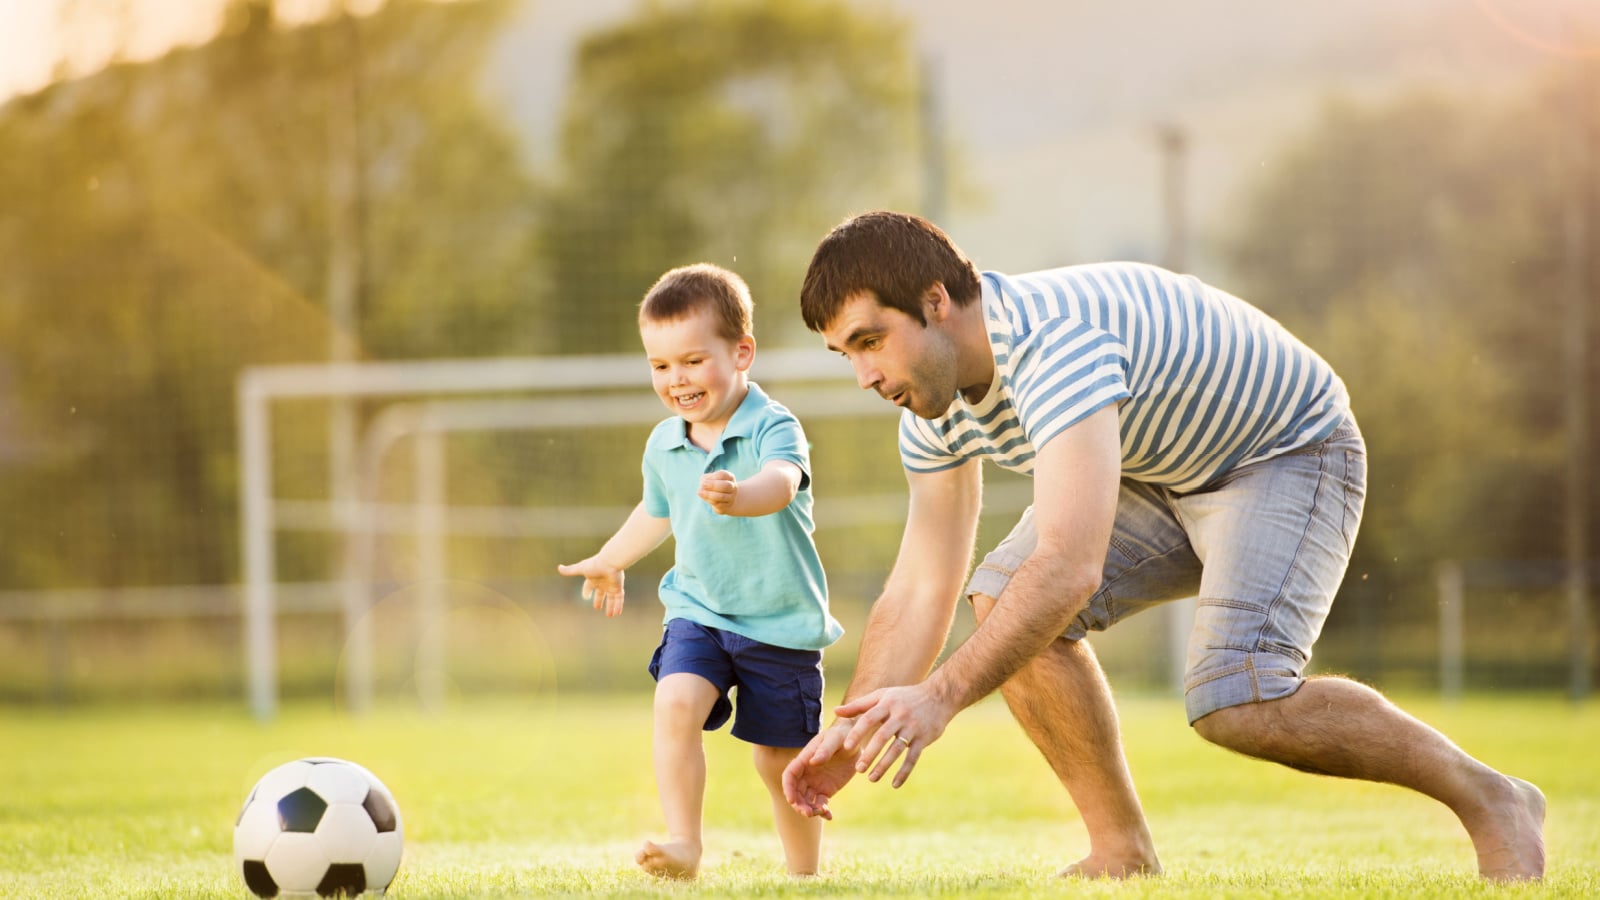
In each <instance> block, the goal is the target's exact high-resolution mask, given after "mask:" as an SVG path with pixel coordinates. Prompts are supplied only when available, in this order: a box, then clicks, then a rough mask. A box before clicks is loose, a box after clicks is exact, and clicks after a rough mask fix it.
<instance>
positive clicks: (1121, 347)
mask: <svg viewBox="0 0 1600 900" xmlns="http://www.w3.org/2000/svg"><path fill="white" fill-rule="evenodd" d="M982 281H983V301H982V302H983V312H984V319H985V321H986V323H987V325H988V329H989V343H990V346H991V348H992V349H993V352H994V360H995V375H994V383H993V384H991V385H990V388H989V391H988V393H986V394H985V395H984V396H983V399H982V400H980V401H978V402H977V403H968V402H966V400H965V399H963V398H962V397H961V396H960V394H957V395H956V398H955V402H954V403H952V404H951V406H950V408H949V410H947V411H946V412H945V414H944V415H942V416H940V417H939V418H937V419H923V418H919V417H918V416H916V415H915V414H913V413H912V412H911V411H910V410H906V411H904V412H903V413H902V414H901V417H900V457H901V460H902V462H903V463H904V464H905V467H906V468H907V469H909V470H911V471H914V472H937V471H939V470H941V469H948V468H951V467H953V466H956V465H959V464H960V463H962V462H963V461H965V460H968V459H974V458H984V457H987V458H988V459H991V460H993V461H994V462H995V463H996V464H998V465H1000V466H1001V467H1003V468H1006V469H1010V470H1012V471H1014V472H1020V473H1022V474H1025V475H1031V474H1033V460H1034V455H1035V453H1036V452H1037V451H1038V449H1039V448H1040V447H1043V446H1044V445H1045V444H1046V443H1048V442H1049V441H1050V439H1051V438H1053V437H1055V436H1056V435H1057V434H1060V433H1061V432H1062V431H1064V430H1065V429H1067V428H1069V427H1071V426H1072V425H1074V424H1076V423H1077V422H1079V421H1082V420H1083V419H1084V418H1086V417H1088V416H1089V414H1090V413H1093V412H1094V411H1096V410H1098V409H1100V408H1101V407H1103V406H1105V405H1106V404H1108V403H1117V404H1120V409H1119V410H1118V418H1119V421H1120V423H1121V431H1122V474H1123V476H1124V477H1126V478H1132V479H1135V480H1138V481H1147V482H1151V483H1154V484H1160V485H1164V486H1166V487H1169V488H1171V489H1173V490H1175V491H1180V492H1182V491H1192V490H1196V489H1199V488H1201V487H1204V486H1205V485H1206V484H1207V483H1209V482H1210V481H1211V480H1212V479H1214V478H1216V477H1217V476H1218V475H1221V474H1223V473H1225V472H1228V471H1231V470H1232V469H1234V468H1236V467H1238V466H1241V465H1244V464H1245V463H1250V462H1256V461H1258V460H1263V459H1268V458H1270V457H1273V456H1277V455H1279V454H1282V453H1287V452H1289V451H1292V450H1295V449H1298V448H1300V447H1304V446H1307V445H1309V444H1313V443H1315V442H1317V441H1319V440H1321V439H1323V438H1325V437H1327V436H1328V434H1330V433H1331V432H1332V431H1333V430H1334V428H1335V427H1336V426H1337V425H1338V424H1339V422H1340V421H1341V420H1342V419H1343V418H1344V416H1345V415H1346V413H1347V412H1348V411H1349V406H1350V400H1349V394H1348V393H1347V392H1346V390H1345V386H1344V383H1343V382H1342V381H1340V380H1339V376H1338V375H1336V374H1334V371H1333V369H1332V368H1331V367H1330V366H1329V365H1328V364H1327V363H1326V362H1324V361H1323V360H1322V358H1321V357H1319V356H1317V354H1316V353H1315V352H1314V351H1312V350H1311V348H1309V347H1307V346H1306V345H1305V344H1303V343H1301V342H1300V340H1299V339H1297V338H1296V337H1295V336H1294V335H1292V334H1290V333H1289V332H1288V331H1287V330H1286V329H1285V328H1284V327H1283V326H1282V325H1279V324H1278V323H1277V322H1276V321H1274V320H1273V319H1272V318H1271V317H1269V316H1268V315H1266V314H1265V313H1263V312H1261V311H1260V310H1258V309H1256V308H1255V307H1253V306H1251V305H1250V304H1248V303H1245V302H1244V301H1243V300H1240V299H1239V298H1237V297H1234V296H1231V295H1229V294H1227V293H1225V292H1223V291H1220V290H1218V289H1216V288H1214V287H1211V286H1210V285H1207V284H1205V283H1203V282H1201V281H1200V280H1199V279H1197V278H1195V277H1193V276H1189V275H1178V274H1176V273H1173V272H1168V271H1167V270H1165V269H1161V268H1157V267H1155V266H1150V265H1143V264H1139V263H1102V264H1094V265H1083V266H1069V267H1067V268H1062V269H1052V270H1050V271H1045V272H1033V273H1031V274H1027V275H1016V276H1007V275H1001V274H999V273H997V272H985V273H983V278H982Z"/></svg>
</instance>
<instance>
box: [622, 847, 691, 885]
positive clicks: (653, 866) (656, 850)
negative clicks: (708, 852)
mask: <svg viewBox="0 0 1600 900" xmlns="http://www.w3.org/2000/svg"><path fill="white" fill-rule="evenodd" d="M633 861H634V862H636V863H638V864H639V868H641V869H643V870H645V871H646V872H649V873H650V874H651V875H654V876H656V877H657V878H676V879H679V880H682V881H689V880H691V879H693V878H694V877H695V876H696V875H698V874H699V872H700V845H699V844H695V843H691V842H690V841H668V842H666V843H664V844H657V843H655V842H654V841H645V842H644V846H642V847H640V848H639V852H638V853H636V854H634V857H633Z"/></svg>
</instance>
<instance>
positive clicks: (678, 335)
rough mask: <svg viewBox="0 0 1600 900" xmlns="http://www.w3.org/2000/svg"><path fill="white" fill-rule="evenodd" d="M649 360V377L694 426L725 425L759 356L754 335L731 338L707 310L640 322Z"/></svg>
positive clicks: (663, 397) (665, 400)
mask: <svg viewBox="0 0 1600 900" xmlns="http://www.w3.org/2000/svg"><path fill="white" fill-rule="evenodd" d="M639 337H640V338H641V339H642V340H643V341H644V354H645V356H646V357H647V358H648V359H649V360H650V383H651V385H652V386H654V387H655V390H656V396H658V397H660V398H661V402H662V403H664V404H666V406H667V409H670V410H672V412H673V413H675V414H676V415H679V416H682V417H683V418H684V419H686V420H688V422H689V424H690V425H691V426H694V425H706V426H710V427H712V428H721V427H722V426H724V425H727V424H728V420H729V419H731V418H733V413H734V411H735V410H737V409H738V408H739V404H740V403H741V402H742V401H743V400H744V396H745V380H744V373H745V372H746V371H748V370H749V368H750V363H751V362H752V361H753V360H754V359H755V352H756V341H755V338H753V337H751V336H750V335H748V334H747V335H744V336H743V337H741V338H739V340H738V341H730V340H728V339H727V338H725V337H722V336H721V335H719V334H717V331H716V327H715V326H714V325H713V323H712V319H711V315H710V314H709V313H704V312H699V313H693V314H691V315H689V316H687V317H685V318H682V319H677V320H674V321H669V322H644V323H642V324H640V326H639Z"/></svg>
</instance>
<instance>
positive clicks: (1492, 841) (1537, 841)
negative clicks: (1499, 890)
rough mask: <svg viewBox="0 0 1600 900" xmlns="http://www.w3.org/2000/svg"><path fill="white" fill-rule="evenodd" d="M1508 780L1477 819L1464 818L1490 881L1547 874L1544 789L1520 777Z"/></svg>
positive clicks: (1481, 870)
mask: <svg viewBox="0 0 1600 900" xmlns="http://www.w3.org/2000/svg"><path fill="white" fill-rule="evenodd" d="M1502 777H1503V778H1504V779H1505V783H1504V784H1503V785H1502V786H1501V787H1500V789H1499V790H1497V791H1495V792H1494V794H1495V796H1493V797H1492V798H1490V799H1489V800H1488V802H1487V809H1486V810H1485V812H1484V814H1483V815H1482V816H1481V817H1479V818H1478V819H1477V820H1476V821H1474V822H1470V823H1469V822H1467V820H1466V819H1465V818H1463V819H1462V824H1464V825H1466V826H1467V834H1468V835H1469V836H1471V838H1472V846H1473V849H1475V850H1477V851H1478V874H1479V875H1482V876H1483V877H1484V878H1487V879H1489V880H1490V881H1536V880H1538V879H1540V878H1543V877H1544V807H1545V802H1544V793H1543V792H1541V791H1540V790H1539V789H1538V788H1537V787H1534V786H1533V785H1532V784H1530V783H1529V782H1526V781H1523V780H1522V779H1521V778H1512V777H1510V776H1502Z"/></svg>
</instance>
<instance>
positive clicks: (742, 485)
mask: <svg viewBox="0 0 1600 900" xmlns="http://www.w3.org/2000/svg"><path fill="white" fill-rule="evenodd" d="M801 477H802V476H801V473H800V467H799V466H797V465H795V464H794V463H792V462H790V461H788V460H786V459H774V460H772V461H771V462H768V463H767V464H766V465H764V466H762V467H761V471H760V472H757V473H756V474H755V475H752V476H751V477H749V478H746V479H745V480H744V481H740V480H739V479H737V478H734V477H733V473H732V472H723V471H718V472H712V473H710V474H707V475H702V476H700V499H701V500H704V501H705V502H707V503H709V504H711V508H712V509H714V510H716V511H717V513H719V514H720V515H724V516H765V515H770V514H772V513H775V512H777V511H778V510H780V509H783V508H784V507H785V506H788V505H789V503H790V501H792V500H794V495H795V494H797V493H799V492H800V479H801Z"/></svg>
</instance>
